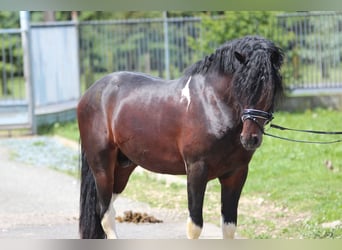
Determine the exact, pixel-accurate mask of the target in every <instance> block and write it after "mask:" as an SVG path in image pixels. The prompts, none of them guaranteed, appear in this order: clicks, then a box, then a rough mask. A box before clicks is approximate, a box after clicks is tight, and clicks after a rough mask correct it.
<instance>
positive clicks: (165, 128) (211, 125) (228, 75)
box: [77, 36, 283, 239]
mask: <svg viewBox="0 0 342 250" xmlns="http://www.w3.org/2000/svg"><path fill="white" fill-rule="evenodd" d="M282 61H283V53H282V51H281V50H280V48H278V47H277V46H276V45H275V44H274V43H273V42H271V41H269V40H266V39H264V38H262V37H259V36H247V37H243V38H241V39H235V40H232V41H229V42H227V43H225V44H223V45H222V46H221V47H219V48H218V49H216V50H215V52H214V53H213V54H211V55H209V56H205V57H204V58H203V59H202V60H200V61H198V62H196V63H195V64H193V65H192V66H190V67H189V68H188V69H187V70H186V71H185V73H184V75H183V76H182V77H180V78H179V79H176V80H168V81H166V80H163V79H161V78H157V77H153V76H150V75H147V74H143V73H132V72H115V73H112V74H109V75H106V76H104V77H103V78H102V79H100V80H98V81H97V82H95V83H94V84H93V85H92V86H91V87H90V88H89V89H88V90H87V91H86V93H85V94H84V95H83V97H82V98H81V99H80V101H79V104H78V107H77V115H78V125H79V131H80V138H81V147H82V163H81V164H82V167H81V172H82V173H81V194H80V222H79V230H80V237H81V238H116V237H117V234H116V231H115V210H114V207H113V202H114V200H115V198H116V197H117V196H118V195H119V194H120V193H121V192H122V191H123V190H124V188H125V186H126V184H127V182H128V179H129V176H130V174H131V173H132V172H133V170H134V169H135V168H136V166H138V165H139V166H141V167H143V168H145V169H147V170H150V171H153V172H157V173H165V174H172V175H187V194H188V210H189V218H188V221H187V237H188V238H190V239H195V238H199V236H200V234H201V230H202V227H203V216H202V207H203V198H204V194H205V190H206V185H207V182H208V181H210V180H212V179H214V178H218V179H219V181H220V184H221V215H222V233H223V238H234V234H235V230H236V224H237V208H238V202H239V198H240V194H241V191H242V188H243V185H244V183H245V180H246V177H247V173H248V164H249V162H250V160H251V158H252V155H253V153H254V152H255V150H256V149H257V148H258V147H259V146H260V144H261V142H262V135H263V128H264V125H265V124H266V123H267V122H269V121H270V120H271V119H272V118H273V116H272V112H273V109H274V104H275V102H276V101H277V99H278V98H279V96H280V95H281V94H282V92H283V87H282V80H281V75H280V67H281V64H282Z"/></svg>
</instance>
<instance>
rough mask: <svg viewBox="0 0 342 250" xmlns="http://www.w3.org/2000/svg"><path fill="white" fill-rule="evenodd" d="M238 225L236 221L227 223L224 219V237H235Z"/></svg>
mask: <svg viewBox="0 0 342 250" xmlns="http://www.w3.org/2000/svg"><path fill="white" fill-rule="evenodd" d="M235 231H236V225H235V224H234V223H231V222H230V223H225V222H223V220H222V236H223V239H234V238H235Z"/></svg>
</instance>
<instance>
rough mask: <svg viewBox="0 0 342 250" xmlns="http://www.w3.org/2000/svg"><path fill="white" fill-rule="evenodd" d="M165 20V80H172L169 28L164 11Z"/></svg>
mask: <svg viewBox="0 0 342 250" xmlns="http://www.w3.org/2000/svg"><path fill="white" fill-rule="evenodd" d="M163 19H164V53H165V78H166V79H167V80H169V79H170V55H169V28H168V21H167V11H163Z"/></svg>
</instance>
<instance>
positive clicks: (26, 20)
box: [20, 11, 37, 134]
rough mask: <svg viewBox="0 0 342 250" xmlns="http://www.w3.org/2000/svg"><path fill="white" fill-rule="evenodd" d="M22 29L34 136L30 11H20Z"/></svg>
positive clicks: (28, 99)
mask: <svg viewBox="0 0 342 250" xmlns="http://www.w3.org/2000/svg"><path fill="white" fill-rule="evenodd" d="M20 28H21V39H22V40H21V42H22V47H23V54H24V55H23V57H24V78H25V83H26V84H25V85H26V96H27V101H28V117H29V124H30V125H31V132H32V134H36V133H37V126H36V116H35V99H34V86H33V84H34V83H33V79H32V78H33V76H32V71H31V59H32V58H31V56H32V53H31V52H32V50H31V29H30V13H29V11H20Z"/></svg>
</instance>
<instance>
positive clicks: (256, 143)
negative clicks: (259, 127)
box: [252, 135, 259, 146]
mask: <svg viewBox="0 0 342 250" xmlns="http://www.w3.org/2000/svg"><path fill="white" fill-rule="evenodd" d="M252 142H253V145H254V146H255V145H258V143H259V138H258V136H257V135H253V136H252Z"/></svg>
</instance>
